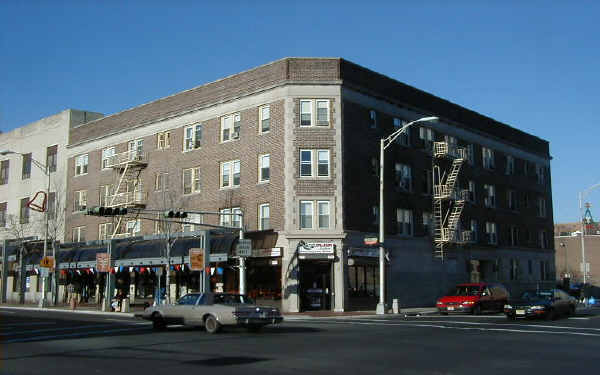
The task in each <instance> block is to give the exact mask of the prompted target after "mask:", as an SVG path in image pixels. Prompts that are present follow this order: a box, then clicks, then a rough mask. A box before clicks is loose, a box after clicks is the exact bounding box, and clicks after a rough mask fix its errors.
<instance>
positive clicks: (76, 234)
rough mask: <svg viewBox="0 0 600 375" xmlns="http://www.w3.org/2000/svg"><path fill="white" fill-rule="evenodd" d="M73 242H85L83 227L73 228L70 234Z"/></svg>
mask: <svg viewBox="0 0 600 375" xmlns="http://www.w3.org/2000/svg"><path fill="white" fill-rule="evenodd" d="M72 234H73V235H72V237H71V238H72V241H73V242H85V227H75V228H73V232H72Z"/></svg>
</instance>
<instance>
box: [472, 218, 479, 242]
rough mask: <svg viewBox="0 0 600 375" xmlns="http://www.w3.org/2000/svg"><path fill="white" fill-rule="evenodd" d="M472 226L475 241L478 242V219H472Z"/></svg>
mask: <svg viewBox="0 0 600 375" xmlns="http://www.w3.org/2000/svg"><path fill="white" fill-rule="evenodd" d="M470 228H471V232H472V235H473V242H477V236H478V235H477V234H478V233H479V228H478V226H477V220H475V219H471V222H470Z"/></svg>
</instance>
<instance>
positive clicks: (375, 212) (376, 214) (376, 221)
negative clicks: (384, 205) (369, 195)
mask: <svg viewBox="0 0 600 375" xmlns="http://www.w3.org/2000/svg"><path fill="white" fill-rule="evenodd" d="M371 212H372V213H373V225H379V206H371Z"/></svg>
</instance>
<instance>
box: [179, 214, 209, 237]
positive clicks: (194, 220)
mask: <svg viewBox="0 0 600 375" xmlns="http://www.w3.org/2000/svg"><path fill="white" fill-rule="evenodd" d="M184 221H185V224H181V231H182V232H195V231H196V230H199V229H196V227H197V226H199V224H203V223H204V217H203V215H202V214H198V213H188V217H187V218H185V219H184Z"/></svg>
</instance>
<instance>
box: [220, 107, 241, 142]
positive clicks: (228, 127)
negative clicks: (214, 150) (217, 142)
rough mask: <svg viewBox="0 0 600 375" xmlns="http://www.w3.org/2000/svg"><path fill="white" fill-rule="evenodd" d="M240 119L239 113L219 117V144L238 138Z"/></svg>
mask: <svg viewBox="0 0 600 375" xmlns="http://www.w3.org/2000/svg"><path fill="white" fill-rule="evenodd" d="M240 123H241V118H240V114H239V113H234V114H231V115H228V116H223V117H221V142H228V141H231V140H234V139H239V138H240Z"/></svg>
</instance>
